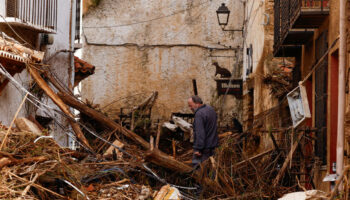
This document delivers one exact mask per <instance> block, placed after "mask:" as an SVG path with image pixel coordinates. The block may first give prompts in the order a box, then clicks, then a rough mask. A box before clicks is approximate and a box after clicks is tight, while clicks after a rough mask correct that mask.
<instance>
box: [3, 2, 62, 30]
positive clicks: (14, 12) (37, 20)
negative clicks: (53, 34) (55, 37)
mask: <svg viewBox="0 0 350 200" xmlns="http://www.w3.org/2000/svg"><path fill="white" fill-rule="evenodd" d="M57 1H58V0H6V17H14V18H16V19H19V20H21V21H22V22H24V23H27V24H30V25H34V26H38V27H41V28H46V29H52V30H56V29H57Z"/></svg>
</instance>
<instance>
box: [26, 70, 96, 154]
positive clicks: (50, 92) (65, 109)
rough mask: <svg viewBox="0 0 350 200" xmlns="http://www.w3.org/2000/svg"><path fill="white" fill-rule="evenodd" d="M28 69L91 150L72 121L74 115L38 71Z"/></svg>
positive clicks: (76, 124) (77, 126)
mask: <svg viewBox="0 0 350 200" xmlns="http://www.w3.org/2000/svg"><path fill="white" fill-rule="evenodd" d="M27 69H28V71H29V73H30V75H31V76H32V77H33V78H34V80H35V81H36V82H37V83H38V86H39V87H40V88H41V89H42V90H44V92H45V93H46V94H47V96H49V97H50V98H51V100H52V101H53V102H54V103H55V104H56V105H57V106H58V107H59V108H60V109H61V110H62V112H64V113H65V114H66V115H68V116H69V117H70V119H68V120H69V123H70V125H71V126H72V128H73V130H74V132H75V135H76V136H77V138H78V139H79V140H80V141H81V142H82V143H83V144H84V145H85V146H86V147H87V148H89V149H90V150H92V148H91V146H90V144H89V142H88V141H87V139H86V138H85V136H84V134H83V132H82V130H81V129H80V126H79V124H78V123H76V122H75V121H73V120H72V119H74V115H73V114H72V113H71V112H70V110H69V107H68V106H67V105H66V104H64V102H63V101H62V100H61V99H60V97H59V96H58V95H57V94H56V93H55V92H54V91H53V90H52V89H51V88H50V87H49V86H48V84H47V83H46V82H45V80H44V79H43V78H42V77H41V76H40V74H39V72H38V71H37V70H36V69H35V68H34V67H33V66H29V67H28V68H27Z"/></svg>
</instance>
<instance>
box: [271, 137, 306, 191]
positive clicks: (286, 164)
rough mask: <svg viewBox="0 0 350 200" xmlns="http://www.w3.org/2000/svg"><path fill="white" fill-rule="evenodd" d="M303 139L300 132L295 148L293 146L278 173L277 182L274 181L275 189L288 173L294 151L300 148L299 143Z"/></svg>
mask: <svg viewBox="0 0 350 200" xmlns="http://www.w3.org/2000/svg"><path fill="white" fill-rule="evenodd" d="M302 137H303V132H300V133H299V134H298V137H297V140H296V141H295V142H294V144H293V146H292V148H291V150H290V152H289V154H288V156H287V158H286V159H285V161H284V163H283V165H282V167H281V169H280V171H279V172H278V174H277V176H276V178H275V180H274V181H273V183H272V185H273V187H276V186H277V184H278V183H279V181H280V180H281V178H282V177H283V175H284V172H285V171H286V169H287V166H288V164H289V162H290V161H291V159H292V155H293V154H294V151H295V150H296V149H297V147H298V145H299V142H300V139H301V138H302Z"/></svg>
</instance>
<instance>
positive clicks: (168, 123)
mask: <svg viewBox="0 0 350 200" xmlns="http://www.w3.org/2000/svg"><path fill="white" fill-rule="evenodd" d="M163 127H164V128H167V129H169V130H171V131H172V132H175V131H176V129H177V127H178V126H176V125H175V124H172V123H170V122H164V123H163Z"/></svg>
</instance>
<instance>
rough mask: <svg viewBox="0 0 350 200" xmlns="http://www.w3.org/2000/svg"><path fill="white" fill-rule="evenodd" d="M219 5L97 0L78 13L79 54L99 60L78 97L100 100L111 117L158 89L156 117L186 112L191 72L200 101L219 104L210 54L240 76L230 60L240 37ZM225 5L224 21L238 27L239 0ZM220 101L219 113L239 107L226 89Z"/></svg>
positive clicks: (233, 59) (188, 1)
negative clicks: (218, 13)
mask: <svg viewBox="0 0 350 200" xmlns="http://www.w3.org/2000/svg"><path fill="white" fill-rule="evenodd" d="M219 6H220V3H218V2H214V1H203V0H202V1H199V0H192V1H191V0H186V1H185V0H182V1H170V0H166V1H160V0H151V1H147V2H146V1H142V0H133V1H113V0H102V1H100V4H99V5H98V6H97V7H95V8H91V9H90V10H89V11H88V12H87V13H86V14H85V16H84V18H83V22H84V28H83V31H84V40H85V41H84V46H83V59H84V60H86V61H88V62H90V63H91V64H93V65H95V66H96V71H95V74H94V75H93V76H90V77H89V78H87V79H86V80H84V81H83V82H82V97H83V99H89V100H92V101H93V103H96V104H100V106H101V107H102V108H104V109H103V110H104V111H105V112H107V113H108V114H109V115H110V116H111V117H113V116H115V115H117V114H118V113H119V108H120V107H132V106H134V105H137V104H138V103H140V102H142V99H144V98H146V97H147V96H149V95H150V93H151V92H152V91H158V92H159V97H158V99H157V101H156V104H155V107H154V109H153V113H152V114H153V118H154V119H157V118H161V119H168V118H169V117H170V114H171V113H172V112H186V113H188V112H190V110H189V109H188V107H187V98H188V97H189V96H191V95H193V87H192V79H196V81H197V87H198V93H199V95H200V96H201V97H202V98H203V100H204V101H205V103H208V104H211V105H214V106H215V107H216V108H219V107H221V101H222V97H220V98H219V97H218V96H217V91H216V82H215V81H214V78H215V77H214V74H215V67H214V66H213V65H212V62H214V61H217V62H218V63H219V65H220V66H222V67H224V68H226V69H228V70H229V71H233V72H234V73H235V74H238V76H240V74H241V70H240V66H239V67H238V68H235V69H234V64H235V62H236V56H237V54H236V53H235V48H236V47H237V46H239V45H240V46H242V37H241V33H240V32H234V33H233V32H223V31H222V30H221V28H220V27H219V25H218V22H217V18H216V10H217V8H218V7H219ZM228 7H229V9H230V10H231V16H230V19H231V20H230V24H229V25H228V27H229V28H230V29H231V28H234V29H240V28H241V27H242V22H243V9H242V8H243V4H242V3H241V2H234V3H229V4H228ZM232 14H233V15H232ZM218 43H220V44H218ZM229 46H231V47H232V49H229ZM238 53H242V51H241V50H238ZM240 57H242V56H240ZM135 94H139V95H136V96H135ZM126 97H128V98H126ZM223 107H224V109H223V110H225V112H224V113H223V116H230V115H231V114H232V113H238V114H239V116H240V114H241V113H240V112H241V101H240V100H239V99H236V98H235V97H233V96H231V95H228V96H227V99H226V101H225V105H224V106H223Z"/></svg>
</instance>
